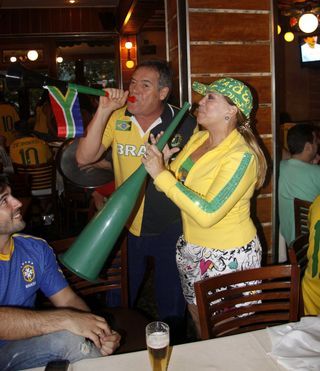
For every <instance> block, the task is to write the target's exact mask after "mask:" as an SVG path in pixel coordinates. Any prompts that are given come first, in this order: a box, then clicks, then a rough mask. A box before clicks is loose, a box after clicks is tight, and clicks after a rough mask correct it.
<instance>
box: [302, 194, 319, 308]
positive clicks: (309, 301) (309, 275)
mask: <svg viewBox="0 0 320 371" xmlns="http://www.w3.org/2000/svg"><path fill="white" fill-rule="evenodd" d="M309 230H310V236H309V247H308V252H307V257H308V264H307V268H306V271H305V274H304V277H303V279H302V296H303V302H304V312H305V315H319V314H320V196H318V197H317V198H316V199H315V200H314V201H313V203H312V205H311V207H310V211H309Z"/></svg>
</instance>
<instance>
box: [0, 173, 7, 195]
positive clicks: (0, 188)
mask: <svg viewBox="0 0 320 371" xmlns="http://www.w3.org/2000/svg"><path fill="white" fill-rule="evenodd" d="M8 185H9V181H8V178H7V176H6V175H5V174H2V173H0V194H1V193H3V192H4V190H5V189H6V188H7V187H8Z"/></svg>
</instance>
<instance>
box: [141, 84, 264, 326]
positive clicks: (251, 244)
mask: <svg viewBox="0 0 320 371" xmlns="http://www.w3.org/2000/svg"><path fill="white" fill-rule="evenodd" d="M193 90H195V91H196V92H197V93H199V94H201V95H203V98H202V99H201V100H200V102H199V109H198V115H197V120H198V124H199V125H201V126H202V128H203V129H204V130H202V131H199V132H198V133H196V134H194V135H193V136H192V137H191V138H190V140H189V142H188V143H187V145H186V146H185V148H184V149H183V150H182V151H181V153H179V154H178V155H177V158H176V159H175V160H174V161H173V162H172V163H171V164H170V166H168V167H166V166H165V161H164V155H163V153H161V152H160V151H159V150H158V149H157V147H156V146H155V141H156V140H155V138H154V137H152V138H151V142H152V144H150V145H148V146H147V152H146V155H145V158H144V159H143V160H142V162H143V163H144V165H145V168H146V170H147V171H148V173H149V174H150V175H151V177H152V178H153V179H154V184H155V185H156V186H157V188H158V189H159V190H160V191H162V192H164V193H165V194H166V195H167V197H168V198H170V199H171V200H172V201H173V202H174V203H175V204H176V205H177V206H178V207H179V208H180V209H181V213H182V220H183V235H182V236H181V237H180V238H179V240H178V242H177V265H178V269H179V274H180V279H181V284H182V288H183V293H184V296H185V299H186V301H187V303H188V308H189V311H190V313H191V315H192V317H193V320H194V321H195V324H196V327H197V329H198V332H199V321H198V311H197V307H196V298H195V293H194V287H193V285H194V282H196V281H199V280H202V279H204V278H207V277H212V276H216V275H222V274H226V273H230V272H233V271H237V270H243V269H249V268H256V267H259V266H260V265H261V255H262V254H261V245H260V242H259V238H258V236H257V231H256V228H255V226H254V224H253V222H252V220H251V218H250V200H251V198H252V195H253V193H254V191H255V189H257V188H259V187H261V186H262V184H263V182H264V179H265V174H266V160H265V157H264V155H263V152H262V150H261V149H260V147H259V145H258V143H257V141H256V138H255V136H254V134H253V133H252V131H251V128H250V114H251V111H252V94H251V92H250V89H249V87H248V86H246V85H245V84H244V83H242V82H241V81H239V80H235V79H232V78H223V79H220V80H217V81H215V82H213V83H212V84H210V85H204V84H200V83H198V82H194V83H193ZM164 153H165V159H167V157H169V155H170V154H172V153H173V151H168V150H167V151H164Z"/></svg>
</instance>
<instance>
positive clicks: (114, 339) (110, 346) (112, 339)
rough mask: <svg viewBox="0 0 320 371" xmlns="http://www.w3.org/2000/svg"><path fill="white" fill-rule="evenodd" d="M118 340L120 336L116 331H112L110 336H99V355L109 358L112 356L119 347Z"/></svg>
mask: <svg viewBox="0 0 320 371" xmlns="http://www.w3.org/2000/svg"><path fill="white" fill-rule="evenodd" d="M120 340H121V336H120V335H119V334H118V333H117V332H116V331H112V333H111V335H105V334H103V335H102V336H100V343H101V348H100V352H101V354H102V355H103V356H109V355H110V354H112V353H113V352H114V351H115V350H116V349H117V348H118V347H119V345H120Z"/></svg>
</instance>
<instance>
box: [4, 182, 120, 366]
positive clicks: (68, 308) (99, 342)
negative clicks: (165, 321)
mask: <svg viewBox="0 0 320 371" xmlns="http://www.w3.org/2000/svg"><path fill="white" fill-rule="evenodd" d="M20 208H21V202H20V201H18V200H17V199H16V198H14V197H13V196H12V195H11V190H10V187H9V186H8V185H7V183H6V181H5V178H4V177H2V176H1V177H0V352H1V356H0V369H1V370H20V369H26V368H32V367H39V366H45V365H46V364H47V363H48V362H50V361H54V360H57V359H65V360H69V361H70V362H75V361H78V360H80V359H83V358H95V357H100V356H105V355H109V354H111V353H112V352H113V351H114V350H115V349H116V348H117V346H118V345H119V341H120V336H119V334H117V333H116V332H114V331H112V330H111V329H110V327H109V325H108V324H107V322H106V321H105V319H104V318H102V317H99V316H96V315H94V314H92V313H90V310H89V308H88V306H87V305H86V304H85V302H84V301H83V300H82V299H81V298H80V297H79V296H77V295H76V293H75V292H74V291H73V290H72V289H71V288H70V286H69V285H68V283H67V282H66V280H65V278H64V276H63V274H62V271H61V269H60V268H59V266H58V264H57V261H56V257H55V255H54V252H53V250H52V249H51V248H50V246H49V245H48V244H47V242H46V241H45V240H43V239H40V238H36V237H32V236H28V235H23V234H19V233H16V232H19V231H21V230H22V229H23V228H24V227H25V222H24V221H23V219H22V216H21V214H20ZM38 290H41V291H42V292H43V294H44V295H45V296H47V297H48V298H49V300H50V301H51V302H52V304H53V305H54V306H55V307H56V308H54V309H52V310H46V311H39V310H35V309H34V305H35V299H36V293H37V291H38Z"/></svg>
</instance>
